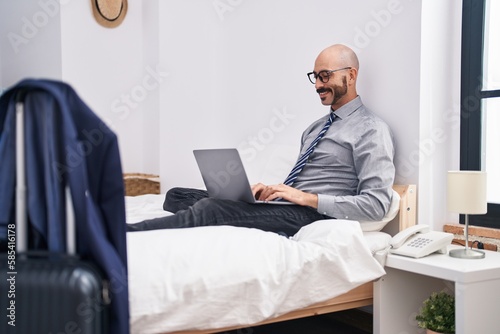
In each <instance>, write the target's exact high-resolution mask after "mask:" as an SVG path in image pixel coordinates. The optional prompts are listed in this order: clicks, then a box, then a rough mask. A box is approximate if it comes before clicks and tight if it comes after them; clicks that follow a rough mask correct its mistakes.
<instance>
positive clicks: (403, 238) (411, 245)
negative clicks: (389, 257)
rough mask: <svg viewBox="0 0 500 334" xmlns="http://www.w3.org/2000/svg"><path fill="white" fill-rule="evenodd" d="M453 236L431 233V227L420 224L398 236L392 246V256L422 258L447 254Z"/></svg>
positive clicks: (394, 238) (444, 233)
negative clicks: (437, 253) (436, 253)
mask: <svg viewBox="0 0 500 334" xmlns="http://www.w3.org/2000/svg"><path fill="white" fill-rule="evenodd" d="M452 240H453V234H451V233H446V232H438V231H431V230H430V229H429V226H427V225H423V224H419V225H415V226H411V227H409V228H407V229H405V230H403V231H401V232H399V233H398V234H396V235H395V236H394V237H393V238H392V240H391V242H390V244H391V250H390V252H391V253H392V254H397V255H403V256H409V257H414V258H420V257H424V256H427V255H429V254H432V253H435V252H439V253H441V254H446V252H447V246H448V245H449V244H451V241H452Z"/></svg>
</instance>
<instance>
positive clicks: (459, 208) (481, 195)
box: [447, 171, 487, 215]
mask: <svg viewBox="0 0 500 334" xmlns="http://www.w3.org/2000/svg"><path fill="white" fill-rule="evenodd" d="M447 197H448V211H451V212H456V213H462V214H472V215H474V214H476V215H477V214H485V213H486V212H487V201H486V173H485V172H480V171H450V172H448V196H447Z"/></svg>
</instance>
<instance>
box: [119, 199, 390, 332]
mask: <svg viewBox="0 0 500 334" xmlns="http://www.w3.org/2000/svg"><path fill="white" fill-rule="evenodd" d="M162 204H163V195H145V196H138V197H133V198H132V197H127V199H126V208H127V219H128V222H129V223H133V222H138V221H141V220H143V219H150V218H153V217H155V216H158V215H166V214H169V213H167V212H165V211H163V210H162V209H161V208H162ZM389 240H390V236H389V235H388V234H386V233H383V232H365V233H363V232H362V231H361V228H360V225H359V223H358V222H355V221H347V220H323V221H318V222H314V223H312V224H310V225H307V226H305V227H303V228H302V229H301V230H300V231H299V232H298V233H297V234H296V235H295V236H293V237H291V238H285V237H283V236H280V235H277V234H275V233H270V232H264V231H261V230H257V229H249V228H236V227H231V226H210V227H199V228H192V229H172V230H157V231H147V232H133V233H128V235H127V243H128V245H127V248H128V270H129V295H130V313H131V318H130V321H131V331H132V333H167V332H174V331H181V330H197V329H211V328H223V327H228V326H239V325H252V324H255V323H257V322H260V321H263V320H266V319H268V318H272V317H276V316H279V315H281V314H284V313H287V312H290V311H292V310H295V309H300V308H303V307H306V306H308V305H311V304H314V303H317V302H321V301H324V300H327V299H330V298H334V297H336V296H338V295H341V294H343V293H345V292H347V291H349V290H351V289H353V288H355V287H357V286H359V285H361V284H364V283H366V282H369V281H372V280H374V279H377V278H379V277H381V276H382V275H384V274H385V271H384V269H383V267H382V266H381V265H380V264H379V262H377V260H375V259H374V257H373V254H374V253H375V252H376V251H378V250H381V249H384V248H385V247H387V244H388V242H389Z"/></svg>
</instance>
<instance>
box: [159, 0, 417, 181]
mask: <svg viewBox="0 0 500 334" xmlns="http://www.w3.org/2000/svg"><path fill="white" fill-rule="evenodd" d="M216 4H218V5H219V6H216ZM222 4H224V6H223V5H222ZM159 15H160V17H161V18H162V19H161V20H160V36H161V37H160V43H161V44H160V62H161V63H162V66H163V67H165V68H167V69H168V71H169V73H170V76H169V78H168V82H167V84H166V85H164V86H162V93H161V101H160V105H161V112H162V115H161V121H160V123H161V128H162V131H161V134H160V136H161V143H162V155H161V163H160V166H161V168H160V169H161V175H162V184H163V186H164V188H165V189H166V188H170V187H171V186H175V185H187V186H201V184H202V183H201V178H200V177H199V172H198V170H197V168H196V165H195V161H194V158H193V156H192V152H191V151H192V149H194V148H201V147H239V148H240V149H241V151H242V155H243V160H244V162H245V164H246V165H247V167H249V168H248V169H249V173H250V174H251V175H250V178H251V179H252V180H251V181H253V182H256V181H261V180H262V178H265V177H266V175H264V173H262V169H261V168H259V167H260V166H264V168H265V169H266V171H269V168H270V167H269V166H266V165H265V162H266V161H269V160H268V159H269V158H271V155H272V154H273V150H274V149H275V148H276V147H279V149H280V150H284V151H285V152H286V153H287V154H288V155H289V156H291V157H292V160H293V159H295V158H296V155H297V154H298V148H299V140H300V134H301V133H302V131H303V130H304V129H305V128H306V127H307V126H308V125H309V124H310V123H311V122H312V121H314V120H316V119H317V118H319V117H320V116H322V115H324V114H325V113H327V112H328V109H327V108H325V107H323V106H322V105H321V103H320V101H319V99H318V97H317V94H316V93H315V91H314V86H313V85H311V84H310V83H309V81H308V80H307V77H306V73H307V72H309V71H311V70H312V68H313V65H314V60H315V58H316V56H317V54H318V53H319V52H320V51H321V50H322V49H323V48H325V47H327V46H329V45H331V44H334V43H344V44H347V45H350V46H351V47H353V48H354V49H355V50H356V51H357V52H358V56H359V58H360V63H361V68H360V74H359V86H358V88H359V89H358V92H359V93H360V95H361V96H362V99H363V101H364V102H365V104H366V105H367V106H368V107H370V108H371V109H372V110H373V111H374V112H376V113H377V114H379V115H380V116H381V117H382V118H383V119H385V120H386V121H387V122H388V123H389V124H390V125H391V126H392V128H393V130H394V134H395V137H396V142H397V164H398V165H401V164H402V163H404V160H405V156H407V155H408V154H409V152H410V151H411V150H412V149H415V147H417V145H418V133H419V128H418V122H419V118H418V117H419V116H418V114H419V90H420V85H419V82H420V79H419V77H420V71H419V68H420V30H421V29H420V22H421V12H420V2H418V1H409V0H408V1H407V0H402V1H397V0H395V1H387V0H377V1H372V0H364V1H357V2H346V1H330V0H316V1H312V2H305V1H289V0H279V1H278V0H276V1H272V2H269V1H264V0H260V1H258V0H256V1H222V0H221V1H204V0H192V1H189V2H182V3H181V2H168V1H164V2H160V10H159ZM283 114H285V115H287V117H288V118H287V119H286V120H285V121H284V122H280V123H279V124H280V126H279V131H273V130H272V129H271V126H270V125H271V123H273V122H274V121H273V120H274V119H276V117H278V118H279V116H278V115H283ZM281 125H283V126H281ZM180 138H182V141H181V140H180ZM257 162H258V163H259V165H257ZM288 168H289V166H286V167H284V166H283V167H282V169H280V170H279V171H278V172H279V173H277V174H279V178H278V175H276V177H274V175H273V178H272V179H273V180H274V182H276V180H282V179H283V178H284V177H285V176H286V174H287V172H288V171H289V170H288ZM270 179H271V178H270ZM417 180H418V168H414V169H413V168H412V169H411V170H405V172H404V173H400V174H398V176H397V182H400V183H416V182H417ZM264 181H266V180H264Z"/></svg>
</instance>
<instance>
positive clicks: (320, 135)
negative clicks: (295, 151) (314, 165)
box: [283, 112, 335, 186]
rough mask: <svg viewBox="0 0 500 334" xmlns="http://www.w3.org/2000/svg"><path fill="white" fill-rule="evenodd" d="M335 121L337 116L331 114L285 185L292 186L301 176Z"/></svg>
mask: <svg viewBox="0 0 500 334" xmlns="http://www.w3.org/2000/svg"><path fill="white" fill-rule="evenodd" d="M334 120H335V114H334V113H333V112H330V117H329V118H328V120H327V121H326V123H325V126H324V127H323V129H321V131H320V132H319V133H318V136H317V137H316V138H315V139H314V140H313V142H312V143H311V145H309V148H308V149H307V151H305V152H304V154H303V155H302V156H301V157H300V158H299V160H297V162H296V163H295V166H294V167H293V168H292V171H291V172H290V174H288V176H287V178H286V180H285V182H283V184H285V185H287V186H291V185H292V184H293V183H294V182H295V180H296V179H297V177H298V176H299V174H300V172H301V171H302V169H304V166H305V165H306V162H307V159H308V158H309V156H310V155H311V153H312V152H313V151H314V148H315V147H316V145H318V142H319V141H320V140H321V138H323V136H324V135H325V133H326V131H328V129H329V128H330V125H332V123H333V121H334Z"/></svg>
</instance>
